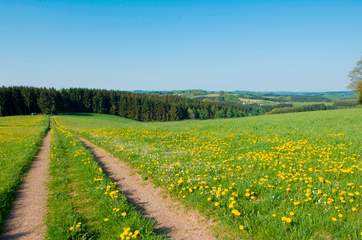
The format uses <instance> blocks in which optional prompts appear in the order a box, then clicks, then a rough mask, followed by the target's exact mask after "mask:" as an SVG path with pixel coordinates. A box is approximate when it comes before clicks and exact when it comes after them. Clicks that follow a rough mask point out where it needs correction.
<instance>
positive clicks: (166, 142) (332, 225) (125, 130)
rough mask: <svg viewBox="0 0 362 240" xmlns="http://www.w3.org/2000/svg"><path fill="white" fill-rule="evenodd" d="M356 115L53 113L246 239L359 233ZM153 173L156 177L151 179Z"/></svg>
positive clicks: (361, 204) (360, 167) (361, 165)
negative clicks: (145, 117) (141, 117)
mask: <svg viewBox="0 0 362 240" xmlns="http://www.w3.org/2000/svg"><path fill="white" fill-rule="evenodd" d="M361 116H362V109H349V110H335V111H325V112H307V113H294V114H283V115H275V116H259V117H249V118H242V119H227V120H210V121H183V122H167V123H140V122H135V121H131V120H126V119H122V118H118V117H113V116H107V115H94V114H91V115H83V116H82V115H78V116H61V117H57V121H59V122H60V123H61V124H62V125H64V126H65V127H66V128H67V129H70V130H71V131H73V132H76V133H78V134H80V135H82V136H84V137H86V138H88V139H90V140H91V141H93V142H94V143H96V144H98V145H99V146H101V147H103V148H105V149H107V150H108V151H110V152H111V153H113V154H114V155H115V156H118V157H119V158H120V159H124V160H126V161H128V162H129V163H130V164H131V165H132V166H133V167H134V168H136V169H138V171H139V172H140V173H141V174H142V175H143V176H144V178H145V179H151V180H152V181H153V182H154V183H155V184H157V185H160V186H163V187H164V188H165V189H167V190H168V191H169V192H170V193H171V195H173V196H175V197H176V198H179V199H180V200H182V201H184V202H185V204H187V205H189V206H192V207H195V208H197V209H199V210H200V211H201V212H203V213H204V214H205V215H208V216H211V217H213V218H214V219H216V220H219V222H222V223H223V224H222V225H224V227H227V228H228V229H229V230H230V229H231V231H232V232H233V233H234V234H235V235H238V236H241V237H244V238H250V239H360V238H361V237H362V218H361V214H362V198H361V192H362V176H361V172H362V162H361V154H362V149H361V142H362V135H361V134H360V129H362V122H361ZM153 176H157V177H153Z"/></svg>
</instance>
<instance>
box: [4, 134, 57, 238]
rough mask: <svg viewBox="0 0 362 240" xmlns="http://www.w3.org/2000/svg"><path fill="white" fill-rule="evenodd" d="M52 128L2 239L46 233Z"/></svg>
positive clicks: (40, 235)
mask: <svg viewBox="0 0 362 240" xmlns="http://www.w3.org/2000/svg"><path fill="white" fill-rule="evenodd" d="M49 154H50V131H48V133H47V135H46V136H45V138H44V140H43V143H42V146H41V148H40V151H39V153H38V155H37V157H36V159H35V160H34V161H33V162H32V165H31V167H30V169H29V170H28V173H27V174H26V176H25V177H24V180H23V184H22V185H21V186H20V188H19V190H18V191H17V194H16V199H15V202H14V205H13V208H12V210H11V211H10V216H9V218H8V219H7V221H6V222H5V228H4V233H3V235H2V236H1V237H0V239H1V240H10V239H12V240H14V239H16V240H25V239H27V240H38V239H39V240H40V239H43V238H44V235H45V230H46V227H45V216H46V209H47V200H48V197H47V196H48V193H47V179H48V167H49V157H50V156H49Z"/></svg>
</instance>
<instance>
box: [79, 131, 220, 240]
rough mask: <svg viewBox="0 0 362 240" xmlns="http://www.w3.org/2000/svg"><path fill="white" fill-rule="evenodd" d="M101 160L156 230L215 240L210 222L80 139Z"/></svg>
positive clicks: (183, 237) (194, 239)
mask: <svg viewBox="0 0 362 240" xmlns="http://www.w3.org/2000/svg"><path fill="white" fill-rule="evenodd" d="M81 141H82V142H83V143H84V144H85V146H86V147H88V148H89V149H90V150H91V151H92V152H93V155H94V156H95V157H96V158H97V159H98V161H99V162H100V164H101V165H103V167H104V168H105V171H106V172H107V173H109V174H110V177H111V178H113V179H114V180H115V181H117V182H118V184H119V186H120V188H121V190H122V191H123V193H124V194H125V195H126V196H127V198H128V199H130V201H131V202H133V203H135V204H136V205H138V206H141V207H142V209H143V210H144V214H145V215H146V216H147V217H150V218H153V219H154V220H155V221H156V228H157V229H165V230H166V231H167V235H168V236H169V237H171V238H172V239H175V240H186V239H187V240H213V239H215V238H214V237H213V235H212V234H211V229H212V227H213V223H212V221H207V220H206V219H205V218H203V217H201V216H200V215H199V214H198V213H196V212H195V211H192V210H188V209H186V208H185V207H183V206H182V204H181V203H179V202H175V200H171V199H170V198H169V197H165V195H167V194H165V192H164V191H162V189H161V188H156V187H155V186H154V185H153V184H152V183H151V182H149V181H147V182H145V181H144V180H142V178H141V176H140V175H138V174H137V173H136V172H135V171H134V170H133V169H132V168H130V167H129V166H128V165H127V164H126V163H124V162H123V161H120V160H119V159H117V158H115V157H113V156H112V155H111V154H109V153H107V152H106V151H105V150H103V149H101V148H100V147H98V146H96V145H94V144H93V143H91V142H90V141H88V140H86V139H84V138H81Z"/></svg>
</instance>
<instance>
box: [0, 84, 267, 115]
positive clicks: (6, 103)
mask: <svg viewBox="0 0 362 240" xmlns="http://www.w3.org/2000/svg"><path fill="white" fill-rule="evenodd" d="M270 110H271V107H270V106H257V105H241V104H234V103H213V102H202V101H199V100H196V99H188V98H184V97H181V96H170V95H162V96H161V95H157V94H141V93H132V92H125V91H117V90H103V89H87V88H68V89H60V90H58V89H55V88H36V87H23V86H19V87H5V86H3V87H0V116H9V115H26V114H37V113H43V114H58V113H68V112H83V113H105V114H113V115H118V116H121V117H126V118H130V119H134V120H138V121H174V120H183V119H212V118H232V117H243V116H250V115H259V114H262V113H265V112H268V111H270Z"/></svg>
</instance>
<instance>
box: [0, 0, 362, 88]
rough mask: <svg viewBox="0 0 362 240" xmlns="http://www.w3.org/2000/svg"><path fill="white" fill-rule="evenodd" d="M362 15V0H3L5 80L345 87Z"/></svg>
mask: <svg viewBox="0 0 362 240" xmlns="http://www.w3.org/2000/svg"><path fill="white" fill-rule="evenodd" d="M361 14H362V1H361V0H356V1H349V0H338V1H333V0H320V1H318V0H315V1H313V0H305V1H298V0H293V1H292V0H290V1H281V0H278V1H277V0H274V1H273V0H265V1H242V0H238V1H236V0H235V1H227V0H225V1H223V0H219V1H213V0H205V1H204V0H182V1H176V0H163V1H161V0H158V1H153V0H144V1H138V0H123V1H122V0H120V1H95V0H94V1H80V0H67V1H66V0H63V1H61V0H58V1H55V0H54V1H45V0H43V1H26V0H24V1H17V0H9V1H7V0H3V1H1V0H0V85H31V86H52V87H57V88H60V87H96V88H107V89H124V90H135V89H145V90H156V89H158V90H171V89H190V88H202V89H208V90H219V89H220V90H221V89H223V90H235V89H238V90H286V91H290V90H292V91H320V90H344V89H345V87H346V85H347V84H348V78H347V74H348V72H349V71H350V70H351V68H352V67H353V66H354V64H355V62H356V61H357V60H358V59H359V58H360V57H361V56H362V17H361Z"/></svg>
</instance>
